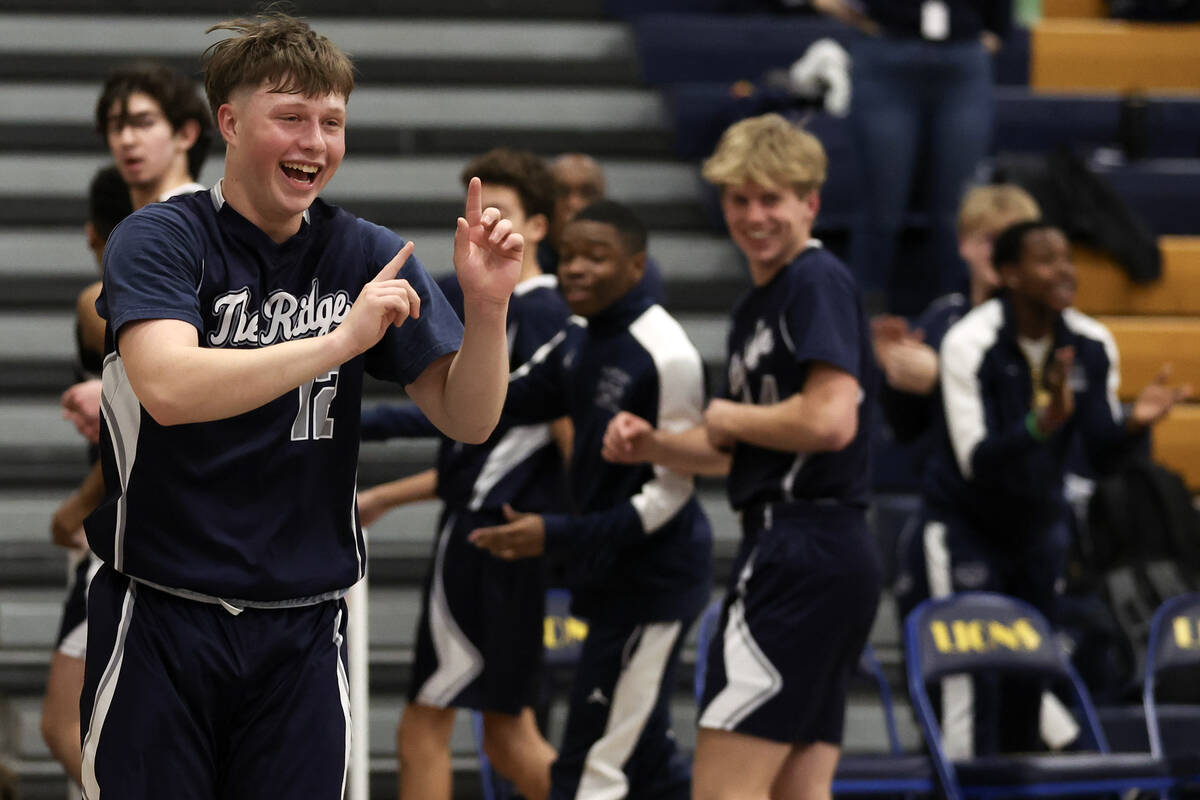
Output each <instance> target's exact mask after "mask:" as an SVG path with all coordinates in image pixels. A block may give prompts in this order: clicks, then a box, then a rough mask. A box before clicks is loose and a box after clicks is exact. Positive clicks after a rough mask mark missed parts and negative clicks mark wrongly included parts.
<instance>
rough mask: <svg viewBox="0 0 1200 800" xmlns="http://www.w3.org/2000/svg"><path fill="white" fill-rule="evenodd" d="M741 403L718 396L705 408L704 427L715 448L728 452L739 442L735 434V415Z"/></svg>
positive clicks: (709, 440)
mask: <svg viewBox="0 0 1200 800" xmlns="http://www.w3.org/2000/svg"><path fill="white" fill-rule="evenodd" d="M738 405H740V404H739V403H735V402H733V401H732V400H725V399H723V398H720V397H717V398H714V399H712V400H711V401H709V403H708V408H706V409H705V410H704V429H705V432H706V433H707V434H708V443H709V444H711V445H712V446H713V449H714V450H718V451H720V452H722V453H728V452H729V451H730V450H732V449H733V446H734V445H735V444H737V437H736V436H734V435H733V427H732V426H733V417H734V416H735V415H736V414H737V410H738V409H737V407H738Z"/></svg>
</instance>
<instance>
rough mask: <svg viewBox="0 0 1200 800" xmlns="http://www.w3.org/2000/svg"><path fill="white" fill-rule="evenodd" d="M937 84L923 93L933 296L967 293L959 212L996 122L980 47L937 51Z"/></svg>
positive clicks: (971, 44) (960, 46)
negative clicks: (934, 272)
mask: <svg viewBox="0 0 1200 800" xmlns="http://www.w3.org/2000/svg"><path fill="white" fill-rule="evenodd" d="M936 47H937V50H938V52H939V54H940V55H939V58H938V60H937V62H936V64H935V65H934V66H935V68H936V74H937V76H938V79H936V80H934V81H931V82H930V83H929V84H928V86H927V89H928V91H929V92H930V96H929V98H928V103H929V108H930V114H931V119H930V128H929V148H928V151H927V152H928V153H929V162H928V164H927V170H926V173H925V175H926V177H925V180H926V181H927V191H926V196H927V197H928V198H929V213H930V221H931V224H932V233H933V236H932V243H933V253H934V256H935V258H936V266H937V270H938V272H937V275H936V277H937V279H938V286H937V291H936V292H935V293H934V295H933V296H931V297H930V298H929V300H932V299H934V297H936V296H940V295H943V294H946V293H948V292H951V291H965V290H966V288H967V271H966V269H965V268H964V266H963V262H962V258H961V256H960V255H959V253H958V229H957V215H958V206H959V203H960V202H961V201H962V196H963V193H964V192H965V191H966V188H967V185H968V183H969V182H970V181H971V178H972V177H973V176H974V175H975V172H976V170H977V169H978V168H979V165H980V163H981V162H982V161H983V159H984V158H986V157H987V154H988V152H989V151H990V148H991V143H992V124H993V119H994V117H995V110H994V101H993V97H992V95H993V88H992V62H991V57H990V56H989V55H988V54H987V51H986V50H984V48H983V46H982V45H981V44H980V43H979V42H975V41H971V42H964V43H952V44H941V45H936Z"/></svg>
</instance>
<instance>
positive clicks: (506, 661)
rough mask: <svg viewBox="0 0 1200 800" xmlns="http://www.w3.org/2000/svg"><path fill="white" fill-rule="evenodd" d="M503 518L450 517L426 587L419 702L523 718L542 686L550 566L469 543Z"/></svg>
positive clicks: (416, 686)
mask: <svg viewBox="0 0 1200 800" xmlns="http://www.w3.org/2000/svg"><path fill="white" fill-rule="evenodd" d="M503 522H504V519H503V517H502V516H501V515H500V514H499V513H498V512H471V511H449V512H447V513H446V514H445V515H444V516H443V519H442V523H441V529H440V533H439V534H438V537H437V541H436V542H435V544H434V556H433V559H432V563H431V567H430V574H429V575H428V577H427V580H426V583H425V593H424V598H423V607H422V609H421V618H420V620H419V622H418V623H417V647H416V654H415V657H414V664H413V682H412V687H411V690H410V693H409V697H410V699H411V700H413V701H415V702H418V703H422V704H424V705H428V706H434V707H437V708H447V707H451V706H453V707H456V708H471V709H475V710H479V711H499V712H501V713H505V714H516V713H518V712H520V711H521V709H522V708H524V707H526V706H532V705H534V704H535V702H536V701H537V698H538V691H539V689H540V686H541V669H542V625H543V617H544V615H545V605H546V586H545V581H544V578H543V574H542V568H543V567H542V560H541V559H540V558H527V559H521V560H518V561H504V560H503V559H499V558H496V557H495V556H493V555H491V554H490V553H488V552H487V551H485V550H482V549H480V548H478V547H476V546H475V545H473V544H471V543H470V542H469V541H467V536H468V535H469V534H470V533H471V531H473V530H475V529H476V528H480V527H485V526H489V525H499V524H503Z"/></svg>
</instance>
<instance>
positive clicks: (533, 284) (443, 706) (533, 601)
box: [358, 149, 570, 800]
mask: <svg viewBox="0 0 1200 800" xmlns="http://www.w3.org/2000/svg"><path fill="white" fill-rule="evenodd" d="M472 177H478V178H479V179H480V180H482V181H483V203H484V205H485V206H494V207H495V208H498V209H500V211H501V213H503V214H504V215H505V216H506V217H507V218H508V219H510V220H512V223H513V230H514V231H515V232H517V233H519V234H521V236H522V237H524V239H525V244H526V247H525V250H524V254H523V256H522V261H521V278H520V281H519V282H518V283H517V286H516V288H515V289H514V290H513V297H512V300H511V302H510V303H509V308H508V325H507V329H508V342H509V362H510V364H511V366H512V367H513V368H517V367H520V366H521V365H522V364H524V363H526V362H527V361H528V360H529V359H530V358H531V357H532V356H533V354H534V353H535V352H537V350H538V349H539V348H540V347H542V345H544V344H545V343H546V342H547V341H548V340H549V339H550V338H551V337H553V336H554V335H555V334H556V333H558V332H559V331H560V330H561V329H562V328H563V327H564V326H565V325H566V324H567V317H568V316H569V315H570V312H569V311H568V310H567V306H566V303H565V302H563V299H562V295H560V294H559V292H558V286H557V282H556V280H555V278H554V276H553V275H546V274H543V273H542V271H541V269H540V268H539V267H538V262H537V253H536V249H535V248H536V245H537V244H538V243H539V242H540V241H541V240H542V239H543V238H544V237H545V236H546V231H547V228H548V227H549V221H550V216H551V214H552V213H553V208H554V182H553V180H552V179H551V177H550V172H549V170H548V169H547V168H546V165H545V164H543V163H542V160H541V159H540V158H538V157H537V156H536V155H534V154H533V153H528V152H524V151H514V150H506V149H500V150H492V151H490V152H488V153H485V154H484V155H482V156H480V157H479V158H476V159H474V160H473V161H471V163H469V164H468V165H467V166H466V168H465V169H464V170H463V172H462V181H463V186H464V187H466V186H467V185H468V184H469V182H470V180H471V178H472ZM438 283H439V285H440V286H441V287H442V289H443V291H444V292H445V294H446V296H447V298H448V299H449V300H450V304H451V305H452V306H454V308H455V310H456V311H457V312H458V313H459V314H460V315H461V314H462V313H463V293H462V289H461V288H460V287H459V285H458V280H457V279H456V278H455V277H454V276H453V275H451V276H448V277H447V278H444V279H442V280H440V281H439V282H438ZM552 433H554V434H556V436H552ZM437 435H438V431H437V429H436V428H434V427H433V425H432V424H430V423H429V422H428V420H426V419H425V417H424V415H422V414H421V412H420V409H418V408H417V407H416V406H415V405H413V404H411V403H410V404H408V405H403V406H393V405H384V406H380V407H377V408H375V409H372V410H370V411H366V412H364V413H363V420H362V436H363V438H364V439H387V438H392V437H396V436H404V437H412V436H437ZM555 438H557V439H558V442H559V445H560V446H561V447H563V448H568V449H569V447H570V427H569V425H563V424H562V423H561V422H560V423H558V424H557V428H556V429H555V430H553V431H552V429H551V425H550V424H545V425H512V424H508V423H507V422H502V423H501V424H500V425H499V426H497V428H496V430H495V431H494V432H493V433H492V436H491V438H490V439H489V440H488V441H487V442H485V443H483V444H480V445H464V444H462V443H461V442H455V441H453V440H451V439H448V438H445V437H442V439H441V442H440V445H439V448H438V465H437V469H436V470H432V469H431V470H427V471H425V472H421V473H418V474H416V475H410V476H408V477H406V478H401V479H400V480H396V481H392V482H390V483H385V484H382V485H380V486H375V487H372V488H370V489H366V490H364V491H362V492H360V493H359V497H358V513H359V519H360V521H361V522H362V524H363V525H370V524H371V523H373V522H374V521H375V520H376V519H378V518H379V517H380V516H381V515H383V514H384V513H386V512H387V511H389V510H391V509H393V508H396V507H397V506H400V505H403V504H405V503H412V502H417V501H421V500H432V499H434V498H435V497H437V498H440V499H441V500H442V501H443V503H444V504H445V506H444V508H443V510H442V514H441V518H440V521H439V523H438V530H439V533H438V535H437V537H436V540H435V545H434V556H433V559H432V561H431V564H430V574H429V575H428V577H427V578H426V582H425V588H424V592H423V594H422V611H421V617H420V621H419V622H418V625H417V636H416V643H417V644H416V654H415V657H414V659H415V660H414V666H413V678H412V683H411V684H410V691H409V703H408V705H407V706H406V707H405V709H404V714H403V717H402V718H401V720H400V727H399V729H398V731H397V743H398V755H399V761H400V797H401V798H418V799H419V800H439V798H443V799H444V800H449V798H450V787H451V768H450V734H451V732H452V731H453V728H454V717H455V710H456V709H458V708H467V709H475V710H478V711H482V712H483V745H484V751H485V752H486V753H487V756H488V759H489V760H490V761H491V763H492V766H493V767H495V768H496V770H497V772H499V773H500V774H501V775H503V776H505V777H506V778H508V779H509V780H510V781H512V782H513V784H514V785H515V786H516V787H517V789H518V790H519V791H520V792H521V794H522V795H523V796H524V797H526V798H529V800H544V798H545V797H546V794H547V792H548V791H549V788H550V787H549V783H550V763H551V762H552V761H553V760H554V749H553V748H552V747H551V746H550V745H549V744H548V743H547V742H546V740H545V739H543V738H542V736H541V734H540V733H539V732H538V729H537V723H536V721H535V719H534V715H533V712H532V706H533V705H534V703H535V701H536V699H537V693H538V691H539V690H540V688H541V681H540V676H541V665H542V624H543V617H544V606H545V591H546V587H545V582H544V580H543V576H542V562H541V560H540V559H525V560H522V561H516V562H508V561H503V560H501V559H497V558H494V557H492V556H491V555H490V554H488V553H486V552H484V551H482V550H480V549H478V548H476V547H473V546H472V545H471V544H470V543H469V542H467V534H468V533H470V532H471V531H472V530H474V529H475V528H478V527H480V526H486V525H493V524H496V523H498V522H503V521H504V517H503V514H502V513H501V509H502V508H503V506H505V505H506V504H508V505H513V506H516V507H517V508H523V509H528V510H532V511H538V512H542V511H555V510H560V506H561V500H560V498H561V491H560V489H561V484H562V472H563V466H562V458H560V455H559V447H556V446H555ZM463 652H465V653H468V654H470V657H468V658H458V657H457V654H460V653H463Z"/></svg>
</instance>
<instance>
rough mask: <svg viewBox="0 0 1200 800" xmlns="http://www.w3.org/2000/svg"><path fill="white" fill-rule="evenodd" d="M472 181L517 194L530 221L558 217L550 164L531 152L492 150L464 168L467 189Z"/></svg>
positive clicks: (504, 148) (464, 181)
mask: <svg viewBox="0 0 1200 800" xmlns="http://www.w3.org/2000/svg"><path fill="white" fill-rule="evenodd" d="M471 178H479V180H481V181H483V182H484V184H485V185H486V184H489V183H491V184H495V185H498V186H507V187H509V188H510V189H512V190H513V191H515V192H516V193H517V197H519V198H520V199H521V210H522V211H524V212H525V216H526V218H528V217H532V216H534V215H535V214H542V215H543V216H545V217H546V219H547V220H549V219H550V217H551V216H552V215H553V214H554V177H553V175H551V174H550V169H549V168H548V167H547V166H546V162H544V161H543V160H542V159H541V158H539V157H538V156H536V155H534V154H533V153H530V152H529V151H527V150H510V149H508V148H506V147H497V148H496V149H495V150H489V151H488V152H486V153H484V154H483V155H481V156H479V157H477V158H475V159H473V160H472V161H471V163H469V164H467V166H465V167H463V171H462V182H463V186H466V185H467V184H468V183H469V182H470V181H471Z"/></svg>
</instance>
